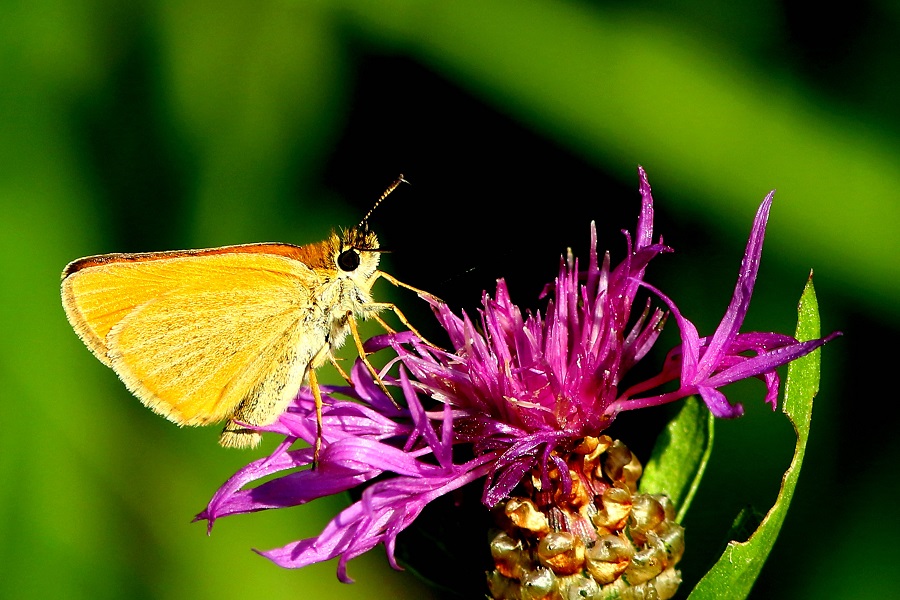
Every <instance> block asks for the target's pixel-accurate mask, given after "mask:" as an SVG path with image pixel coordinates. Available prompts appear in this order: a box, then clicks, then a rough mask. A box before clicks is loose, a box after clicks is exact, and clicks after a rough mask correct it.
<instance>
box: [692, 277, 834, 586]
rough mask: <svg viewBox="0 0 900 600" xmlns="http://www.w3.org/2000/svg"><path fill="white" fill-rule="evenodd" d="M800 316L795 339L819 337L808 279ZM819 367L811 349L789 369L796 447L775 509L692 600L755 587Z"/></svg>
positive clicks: (787, 399)
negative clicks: (810, 351)
mask: <svg viewBox="0 0 900 600" xmlns="http://www.w3.org/2000/svg"><path fill="white" fill-rule="evenodd" d="M798 312H799V320H798V322H797V333H796V337H797V339H798V340H801V341H803V340H810V339H814V338H817V337H819V335H820V334H819V307H818V303H817V302H816V293H815V290H814V289H813V284H812V275H810V279H809V280H808V281H807V283H806V288H805V289H804V290H803V296H802V297H801V298H800V306H799V311H798ZM819 363H820V356H819V350H815V351H814V352H812V353H810V354H808V355H806V356H804V357H803V358H800V359H797V360H796V361H794V362H792V363H791V364H790V366H789V367H788V376H787V383H786V384H785V394H784V407H783V409H782V410H783V411H784V413H785V414H786V415H787V417H788V419H789V420H790V421H791V424H792V425H793V426H794V431H795V432H796V433H797V446H796V448H795V450H794V459H793V460H792V461H791V465H790V467H789V468H788V470H787V471H786V472H785V474H784V477H783V479H782V482H781V490H780V491H779V493H778V498H777V499H776V501H775V505H774V506H773V507H772V508H771V509H770V510H769V513H768V514H767V515H766V517H765V518H764V519H763V520H762V523H761V524H760V526H759V528H758V529H757V530H756V531H755V532H754V533H753V535H752V536H751V537H750V538H749V539H748V540H747V541H746V542H735V541H732V542H729V543H728V546H727V547H726V548H725V552H723V553H722V557H721V558H720V559H719V561H718V562H717V563H716V564H715V565H714V566H713V568H712V569H711V570H710V571H709V572H708V573H707V574H706V575H705V576H704V577H703V578H702V579H701V580H700V582H699V583H698V584H697V586H696V587H695V588H694V591H693V592H691V595H690V598H691V599H692V600H705V599H707V598H709V599H713V598H715V599H717V600H720V599H722V598H726V599H739V598H746V597H747V595H748V594H749V593H750V590H751V589H752V588H753V583H754V582H755V581H756V578H757V577H758V576H759V572H760V571H761V570H762V567H763V564H765V562H766V558H767V557H768V555H769V552H771V550H772V547H773V546H774V545H775V540H776V539H777V537H778V533H779V532H780V531H781V525H782V524H783V523H784V519H785V516H786V515H787V510H788V507H789V506H790V503H791V499H792V498H793V496H794V489H795V488H796V486H797V479H798V478H799V476H800V465H801V463H802V462H803V455H804V454H805V452H806V441H807V439H808V437H809V423H810V418H811V416H812V401H813V398H814V397H815V395H816V393H817V392H818V391H819Z"/></svg>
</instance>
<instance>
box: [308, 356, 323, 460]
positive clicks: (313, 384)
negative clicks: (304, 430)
mask: <svg viewBox="0 0 900 600" xmlns="http://www.w3.org/2000/svg"><path fill="white" fill-rule="evenodd" d="M309 389H310V390H312V395H313V400H314V401H315V404H316V443H315V445H314V450H313V462H312V467H313V469H315V468H316V466H317V465H318V464H319V452H320V451H321V450H322V390H320V389H319V378H318V377H316V370H315V369H310V370H309Z"/></svg>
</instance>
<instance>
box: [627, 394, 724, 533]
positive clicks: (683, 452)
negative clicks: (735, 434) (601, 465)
mask: <svg viewBox="0 0 900 600" xmlns="http://www.w3.org/2000/svg"><path fill="white" fill-rule="evenodd" d="M714 422H715V418H714V417H713V416H712V413H710V412H709V411H708V410H707V409H706V407H705V406H704V405H703V403H701V402H700V401H699V400H697V398H696V397H693V396H692V397H690V398H688V399H687V400H686V401H685V403H684V406H682V407H681V410H680V411H678V414H677V415H675V418H673V419H672V420H671V421H669V424H668V425H666V428H665V430H663V432H662V433H661V434H660V435H659V438H657V440H656V445H655V446H654V447H653V453H652V454H651V455H650V460H649V461H647V465H646V466H645V467H644V474H643V476H642V477H641V492H642V493H645V494H665V495H666V496H668V497H669V499H670V500H671V501H672V502H673V503H674V504H675V506H677V507H678V515H677V516H676V517H675V519H676V520H677V521H678V522H679V523H680V522H681V520H682V519H683V518H684V515H685V513H686V512H687V509H688V506H690V504H691V500H693V498H694V493H695V492H696V491H697V487H698V486H699V485H700V479H701V478H702V477H703V472H704V471H705V470H706V464H707V463H708V462H709V455H710V454H711V452H712V443H713V423H714Z"/></svg>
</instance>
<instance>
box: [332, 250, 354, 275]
mask: <svg viewBox="0 0 900 600" xmlns="http://www.w3.org/2000/svg"><path fill="white" fill-rule="evenodd" d="M337 264H338V266H339V267H340V268H341V270H342V271H354V270H356V267H358V266H359V252H357V251H356V250H354V249H352V248H351V249H349V250H344V251H343V252H341V253H340V254H339V255H338V259H337Z"/></svg>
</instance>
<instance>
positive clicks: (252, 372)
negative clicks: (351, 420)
mask: <svg viewBox="0 0 900 600" xmlns="http://www.w3.org/2000/svg"><path fill="white" fill-rule="evenodd" d="M244 249H246V250H247V251H243V250H244ZM226 250H227V251H228V252H227V254H226V253H225V251H226ZM264 250H274V252H266V251H264ZM296 250H297V248H296V247H293V246H289V245H254V246H246V247H229V248H223V249H218V251H210V252H207V253H191V254H190V255H185V253H176V252H173V253H159V254H148V255H138V256H139V259H135V258H134V256H135V255H130V257H129V260H113V259H103V257H97V258H95V259H93V262H90V260H91V259H88V262H85V263H83V266H80V267H79V266H78V265H76V266H75V267H76V268H72V267H70V268H69V269H67V271H66V273H67V275H66V277H65V279H64V281H63V299H64V305H65V308H66V314H67V316H68V317H69V321H70V322H71V323H72V325H73V326H74V328H75V330H76V331H77V332H78V333H79V335H80V336H81V337H82V339H83V340H84V341H85V343H86V344H87V345H88V347H90V348H91V350H92V351H93V352H94V353H95V354H96V355H97V356H98V357H99V358H100V359H101V360H102V361H103V362H105V363H106V364H107V365H109V366H111V367H112V368H113V370H115V371H116V373H117V374H118V375H119V376H120V377H121V378H122V380H123V381H124V382H125V384H126V386H127V387H128V388H129V390H131V391H132V392H133V393H134V394H135V395H136V396H138V398H140V399H141V401H142V402H143V403H144V404H146V405H147V406H149V407H150V408H152V409H154V410H155V411H156V412H159V413H160V414H162V415H164V416H166V417H167V418H169V419H170V420H172V421H174V422H176V423H179V424H182V425H202V424H207V423H212V422H216V421H221V420H223V419H226V418H230V417H233V416H235V413H236V411H238V412H239V408H240V407H241V403H242V401H244V400H245V399H248V401H250V402H251V403H256V404H258V403H263V404H265V403H269V404H273V405H274V404H279V403H281V404H283V403H284V401H285V400H286V399H288V398H289V396H290V395H292V394H293V393H295V392H296V390H297V388H299V386H300V384H301V382H302V379H303V377H304V375H305V372H306V369H307V368H308V365H309V363H310V360H311V359H312V356H313V355H314V354H315V353H316V352H318V351H319V350H321V348H322V347H324V346H325V345H326V340H325V339H324V336H323V338H322V339H321V340H312V339H309V331H308V330H307V331H304V330H303V328H302V327H300V324H301V323H302V322H303V321H304V320H305V319H310V318H314V316H313V315H310V314H307V313H308V312H309V307H311V306H313V305H314V304H315V303H313V302H310V297H309V295H310V293H311V290H314V289H315V288H316V285H315V284H316V274H315V272H314V271H313V270H312V269H310V268H309V267H307V266H306V265H305V264H303V263H302V262H300V261H298V260H294V259H293V258H289V256H290V255H291V253H292V252H295V251H296ZM248 390H249V392H248ZM276 396H277V397H276ZM238 416H239V417H240V414H239V415H238Z"/></svg>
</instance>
